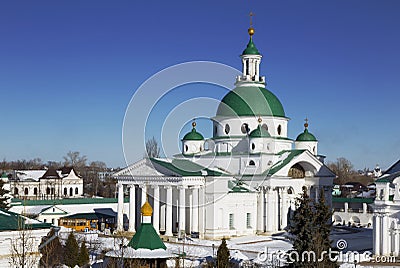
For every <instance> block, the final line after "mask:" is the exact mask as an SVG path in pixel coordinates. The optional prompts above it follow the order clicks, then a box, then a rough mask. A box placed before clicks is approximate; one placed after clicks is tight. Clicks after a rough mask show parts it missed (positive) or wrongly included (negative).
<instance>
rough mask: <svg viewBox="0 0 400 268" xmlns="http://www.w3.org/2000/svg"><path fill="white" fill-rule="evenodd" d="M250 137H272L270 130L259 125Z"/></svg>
mask: <svg viewBox="0 0 400 268" xmlns="http://www.w3.org/2000/svg"><path fill="white" fill-rule="evenodd" d="M249 137H250V138H270V137H271V135H270V134H269V132H268V130H266V129H265V128H263V127H261V126H260V125H258V127H257V128H256V129H254V130H253V131H252V132H250V135H249Z"/></svg>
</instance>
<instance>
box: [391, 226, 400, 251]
mask: <svg viewBox="0 0 400 268" xmlns="http://www.w3.org/2000/svg"><path fill="white" fill-rule="evenodd" d="M393 232H394V234H393V235H394V256H399V250H400V249H399V246H400V241H399V230H398V229H397V228H396V227H395V229H394V230H393Z"/></svg>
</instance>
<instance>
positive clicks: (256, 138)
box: [249, 117, 272, 154]
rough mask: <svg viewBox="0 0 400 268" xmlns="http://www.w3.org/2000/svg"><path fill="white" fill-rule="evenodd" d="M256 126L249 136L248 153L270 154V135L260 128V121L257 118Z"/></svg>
mask: <svg viewBox="0 0 400 268" xmlns="http://www.w3.org/2000/svg"><path fill="white" fill-rule="evenodd" d="M257 121H258V126H257V128H256V129H254V130H253V131H252V132H250V135H249V153H250V154H257V153H270V152H271V149H272V148H271V135H270V134H269V132H268V130H267V129H265V128H264V127H263V126H261V123H262V119H261V117H259V118H258V120H257Z"/></svg>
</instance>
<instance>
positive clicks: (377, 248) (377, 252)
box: [373, 214, 381, 255]
mask: <svg viewBox="0 0 400 268" xmlns="http://www.w3.org/2000/svg"><path fill="white" fill-rule="evenodd" d="M379 219H380V218H379V215H377V214H375V215H374V218H373V220H374V222H373V224H374V226H373V228H374V232H373V240H374V255H380V254H381V249H380V243H381V236H380V232H381V225H380V220H379Z"/></svg>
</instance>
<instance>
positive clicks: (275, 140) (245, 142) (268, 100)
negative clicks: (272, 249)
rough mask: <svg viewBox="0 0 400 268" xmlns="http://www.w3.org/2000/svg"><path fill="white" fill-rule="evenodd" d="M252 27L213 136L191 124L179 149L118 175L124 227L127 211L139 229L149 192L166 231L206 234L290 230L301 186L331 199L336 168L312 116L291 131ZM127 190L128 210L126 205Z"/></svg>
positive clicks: (156, 220) (131, 224)
mask: <svg viewBox="0 0 400 268" xmlns="http://www.w3.org/2000/svg"><path fill="white" fill-rule="evenodd" d="M248 33H249V35H250V40H249V42H248V44H247V47H246V48H245V50H244V51H243V53H242V54H241V60H242V74H241V75H240V76H238V77H236V82H235V88H234V89H233V90H232V91H230V92H229V93H228V94H226V95H225V97H224V98H223V99H222V100H221V102H220V104H219V106H218V110H217V111H216V115H215V117H213V118H211V120H212V124H213V137H211V138H209V139H205V138H204V137H203V135H202V134H201V133H199V132H198V131H197V130H196V123H195V122H193V124H192V126H193V129H192V130H191V131H190V132H189V133H187V134H186V135H185V136H184V137H183V139H182V152H181V154H178V155H175V156H174V157H173V158H145V159H142V160H140V161H139V162H136V163H134V164H132V165H130V166H128V167H126V168H125V169H123V170H121V171H119V172H117V173H116V174H114V176H115V177H116V178H117V179H118V229H119V230H123V229H124V221H123V218H124V217H123V215H124V214H126V215H127V217H128V219H129V224H128V225H127V226H126V228H128V230H129V231H132V232H134V231H135V228H136V227H137V226H138V224H139V223H140V222H139V221H138V220H139V219H140V214H139V212H140V207H141V206H142V205H143V204H144V203H145V202H146V196H149V202H150V203H151V205H152V206H153V208H154V214H153V218H152V224H153V225H154V228H155V229H156V230H157V231H158V232H159V233H160V234H163V235H165V236H173V235H176V234H178V235H182V234H183V233H186V234H191V235H192V236H199V237H200V238H207V239H218V238H221V237H231V236H242V235H251V234H257V233H274V232H278V231H281V230H284V228H285V227H286V226H287V224H288V219H289V216H290V213H291V212H292V211H293V209H294V208H295V199H296V197H298V196H299V194H300V193H301V192H302V189H303V187H306V188H307V189H308V192H309V194H310V196H311V197H312V198H317V197H318V194H319V191H320V189H321V188H323V189H324V190H325V193H326V199H327V202H328V203H329V204H330V203H331V189H332V183H333V179H334V177H335V174H333V173H332V172H331V171H330V170H329V169H328V168H327V167H326V166H325V165H324V163H323V159H324V157H323V156H320V155H318V141H317V139H316V138H315V136H314V135H313V134H311V133H310V132H309V131H308V124H307V122H306V124H305V125H304V126H305V129H304V132H302V133H300V134H299V135H298V137H297V138H296V140H293V139H290V138H289V137H288V136H287V133H288V122H289V118H288V117H287V116H286V114H285V111H284V109H283V106H282V104H281V102H280V101H279V99H278V98H277V97H276V96H275V95H274V94H273V93H272V92H271V91H269V90H268V89H266V83H265V77H264V76H261V75H260V63H261V58H262V55H261V54H260V52H259V51H258V49H257V48H256V46H255V45H254V43H253V34H254V29H253V28H252V27H250V28H249V30H248ZM124 187H125V188H124ZM128 191H129V198H130V202H129V206H128V207H129V210H128V211H124V206H123V202H124V193H125V192H128Z"/></svg>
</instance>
